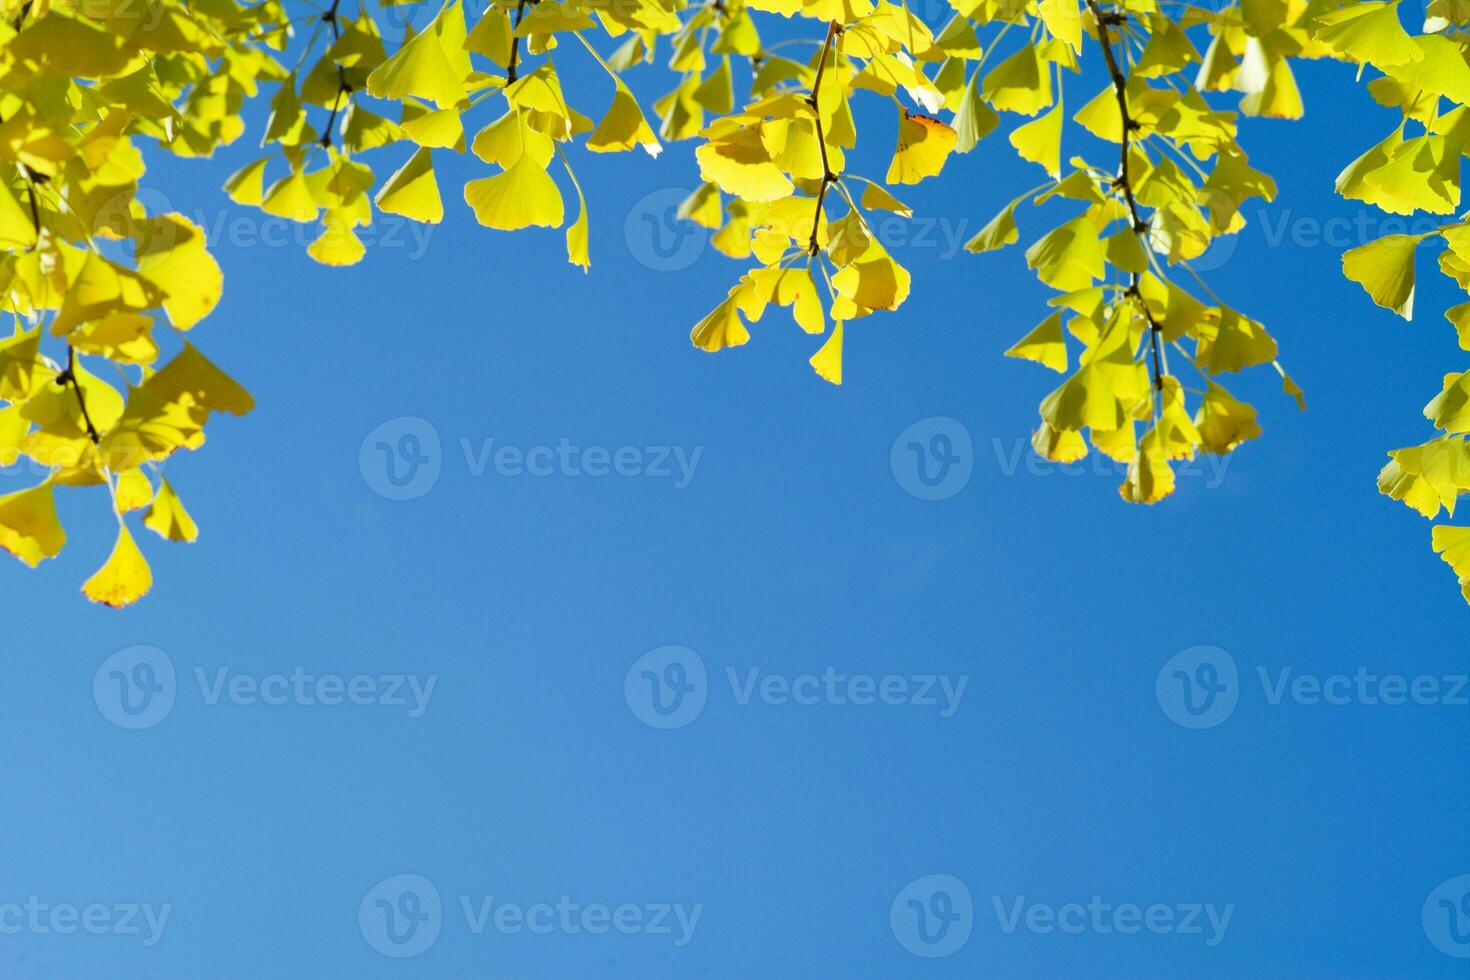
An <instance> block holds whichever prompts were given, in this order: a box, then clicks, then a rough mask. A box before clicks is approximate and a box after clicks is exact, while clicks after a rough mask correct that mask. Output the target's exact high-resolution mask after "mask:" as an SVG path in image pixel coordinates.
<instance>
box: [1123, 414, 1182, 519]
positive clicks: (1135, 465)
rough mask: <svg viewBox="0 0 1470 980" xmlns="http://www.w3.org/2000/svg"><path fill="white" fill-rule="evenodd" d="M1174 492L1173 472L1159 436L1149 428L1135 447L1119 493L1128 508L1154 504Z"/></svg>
mask: <svg viewBox="0 0 1470 980" xmlns="http://www.w3.org/2000/svg"><path fill="white" fill-rule="evenodd" d="M1173 492H1174V470H1173V468H1172V467H1171V466H1170V465H1169V460H1168V457H1167V454H1166V453H1165V452H1164V449H1163V446H1162V444H1161V439H1160V436H1159V430H1158V429H1157V428H1152V429H1149V430H1148V433H1147V434H1146V435H1144V437H1143V438H1142V439H1141V440H1140V441H1139V443H1138V450H1137V452H1135V453H1134V455H1133V459H1132V461H1131V462H1129V464H1128V476H1127V478H1126V479H1124V480H1123V483H1122V485H1121V486H1119V487H1118V493H1119V495H1121V496H1122V498H1123V499H1124V500H1126V501H1128V502H1129V503H1131V504H1156V503H1158V502H1159V501H1160V500H1163V499H1164V498H1165V497H1167V496H1169V494H1171V493H1173Z"/></svg>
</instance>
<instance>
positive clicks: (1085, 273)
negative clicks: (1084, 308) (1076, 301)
mask: <svg viewBox="0 0 1470 980" xmlns="http://www.w3.org/2000/svg"><path fill="white" fill-rule="evenodd" d="M1026 264H1027V265H1028V266H1030V267H1031V268H1033V269H1035V270H1036V275H1037V277H1038V278H1039V279H1040V280H1041V281H1042V282H1044V283H1046V284H1047V285H1048V286H1051V287H1052V288H1054V289H1061V290H1066V291H1071V290H1074V289H1085V288H1087V287H1088V286H1091V285H1092V284H1093V282H1094V281H1095V280H1098V279H1102V278H1103V276H1104V275H1105V274H1106V271H1107V253H1106V251H1105V249H1104V246H1103V243H1102V240H1101V239H1099V238H1098V237H1097V229H1096V228H1095V227H1093V224H1092V222H1091V221H1089V220H1088V219H1087V216H1086V215H1082V216H1081V217H1078V218H1074V219H1073V220H1071V221H1069V222H1067V223H1066V224H1064V225H1062V226H1061V227H1059V228H1054V229H1052V230H1051V231H1049V232H1047V233H1046V234H1045V235H1043V236H1042V237H1041V238H1040V239H1038V240H1037V241H1036V242H1035V243H1034V244H1033V245H1032V246H1031V247H1030V248H1028V249H1027V250H1026Z"/></svg>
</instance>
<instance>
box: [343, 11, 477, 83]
mask: <svg viewBox="0 0 1470 980" xmlns="http://www.w3.org/2000/svg"><path fill="white" fill-rule="evenodd" d="M455 19H458V35H459V37H460V42H459V44H460V45H461V47H459V48H458V50H452V49H451V47H450V46H449V45H448V44H446V41H447V40H448V39H449V38H450V37H452V36H453V34H454V33H455V28H454V26H453V23H452V22H453V21H454V20H455ZM464 39H465V32H464V18H463V14H461V13H460V10H459V5H458V4H457V3H451V4H448V5H446V6H445V8H444V9H443V10H442V11H440V13H439V16H438V17H436V18H434V22H433V23H431V24H430V25H429V26H428V27H426V28H425V29H424V31H423V33H422V34H418V35H415V36H414V37H411V38H409V39H408V40H407V41H405V42H404V44H403V46H402V47H401V48H399V49H398V50H397V51H396V52H395V53H394V54H393V57H391V58H389V59H388V60H387V61H385V62H383V63H382V64H381V65H379V66H378V67H377V68H374V69H373V72H372V74H370V75H368V79H367V89H368V94H370V95H373V96H375V97H377V98H379V99H393V100H396V101H402V100H403V98H404V97H405V96H410V95H411V96H414V97H415V98H419V99H424V100H425V101H428V102H432V103H434V105H436V106H438V107H439V108H440V109H448V108H451V107H453V106H455V105H458V104H459V103H460V101H461V100H463V99H464V97H465V94H466V93H465V76H466V75H467V74H468V72H466V71H462V70H461V67H462V66H461V65H460V64H459V58H460V56H461V55H462V56H463V57H464V58H465V59H466V60H465V62H464V64H466V65H467V64H468V54H467V52H465V51H464V49H463V47H462V45H463V43H464Z"/></svg>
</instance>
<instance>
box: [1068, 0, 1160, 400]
mask: <svg viewBox="0 0 1470 980" xmlns="http://www.w3.org/2000/svg"><path fill="white" fill-rule="evenodd" d="M1087 8H1088V9H1089V10H1091V11H1092V19H1093V20H1094V21H1095V22H1096V23H1097V39H1098V41H1099V42H1100V43H1101V44H1102V50H1103V59H1104V60H1105V61H1106V62H1107V66H1108V77H1109V78H1111V79H1112V81H1113V96H1114V98H1116V99H1117V102H1118V116H1119V119H1120V121H1121V128H1122V133H1121V134H1120V142H1121V144H1122V149H1121V150H1120V152H1119V154H1118V176H1117V177H1115V178H1114V179H1113V187H1114V188H1116V189H1118V190H1121V191H1122V192H1123V200H1124V201H1125V202H1126V203H1127V205H1128V221H1129V225H1130V227H1131V228H1132V230H1133V234H1135V235H1137V236H1138V240H1139V244H1141V245H1142V246H1143V247H1144V248H1145V249H1147V248H1148V247H1149V246H1148V223H1147V222H1145V221H1144V220H1143V218H1142V216H1141V215H1140V214H1139V213H1138V201H1137V200H1136V199H1135V198H1134V196H1133V181H1132V179H1131V177H1130V175H1129V173H1128V153H1129V150H1130V149H1131V148H1132V134H1133V133H1134V132H1136V131H1137V130H1139V129H1140V128H1142V127H1140V126H1139V124H1138V121H1137V120H1135V119H1134V118H1133V116H1132V114H1131V113H1130V112H1129V111H1128V79H1127V77H1126V76H1125V75H1124V74H1123V70H1122V69H1121V68H1119V67H1118V59H1117V58H1115V57H1114V56H1113V37H1112V33H1111V32H1110V31H1109V30H1108V27H1109V25H1121V24H1125V23H1127V20H1128V15H1127V14H1126V13H1123V12H1122V11H1116V10H1115V11H1111V12H1108V13H1104V12H1103V10H1102V7H1101V6H1100V5H1099V4H1098V2H1097V0H1087ZM1130 275H1131V277H1132V278H1131V280H1130V282H1129V284H1128V288H1127V290H1126V293H1127V295H1128V296H1130V297H1132V298H1133V299H1134V300H1135V301H1136V302H1137V303H1138V306H1139V308H1140V309H1142V310H1143V315H1144V318H1145V319H1146V320H1148V326H1149V346H1150V348H1151V349H1152V351H1153V375H1154V388H1155V389H1156V390H1158V391H1163V390H1164V365H1163V361H1162V359H1161V356H1160V354H1159V338H1160V334H1161V333H1162V328H1161V327H1160V326H1159V324H1158V321H1156V320H1155V319H1154V315H1153V313H1152V312H1151V311H1150V310H1149V308H1148V303H1147V302H1146V301H1145V300H1144V298H1143V291H1142V290H1141V289H1140V288H1139V283H1140V282H1141V281H1142V279H1143V276H1142V275H1141V274H1140V273H1137V272H1134V273H1130Z"/></svg>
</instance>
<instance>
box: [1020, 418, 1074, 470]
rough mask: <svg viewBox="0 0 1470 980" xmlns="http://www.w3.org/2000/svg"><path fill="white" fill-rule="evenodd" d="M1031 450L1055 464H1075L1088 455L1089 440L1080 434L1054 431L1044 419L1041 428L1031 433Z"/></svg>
mask: <svg viewBox="0 0 1470 980" xmlns="http://www.w3.org/2000/svg"><path fill="white" fill-rule="evenodd" d="M1031 449H1032V450H1033V451H1034V452H1035V453H1036V455H1038V456H1040V457H1041V458H1042V459H1049V460H1051V461H1052V462H1053V463H1075V462H1077V460H1079V459H1082V458H1083V457H1085V456H1086V455H1087V440H1086V439H1084V438H1082V433H1080V432H1077V431H1074V430H1068V429H1054V428H1052V427H1051V425H1049V424H1048V423H1047V422H1046V421H1045V420H1044V419H1043V420H1042V423H1041V427H1040V428H1038V429H1037V430H1036V431H1035V432H1033V433H1031Z"/></svg>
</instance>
